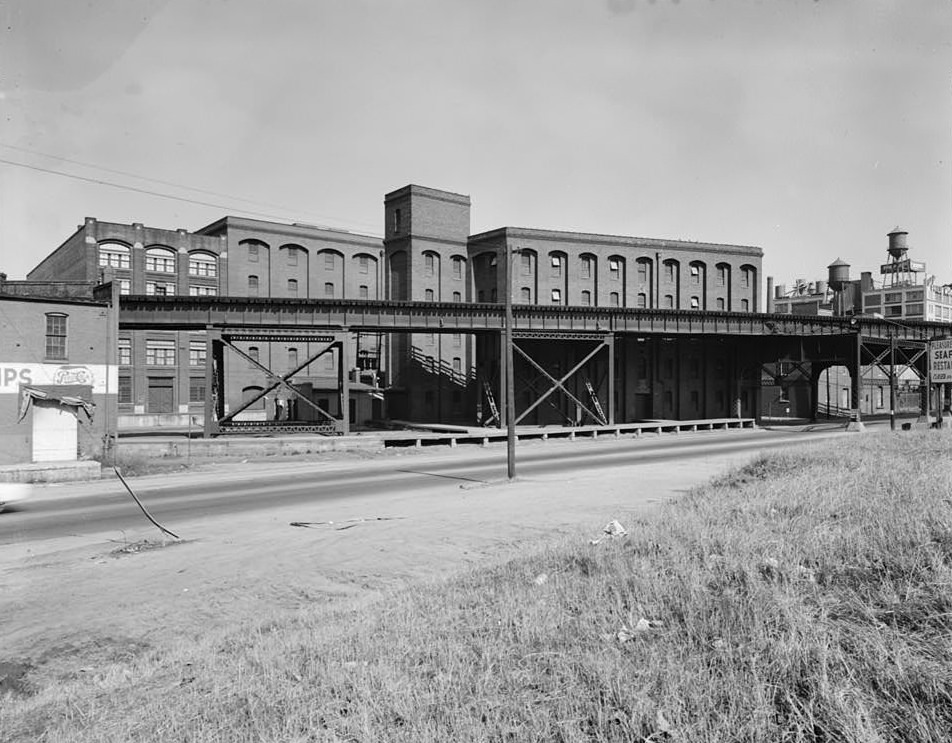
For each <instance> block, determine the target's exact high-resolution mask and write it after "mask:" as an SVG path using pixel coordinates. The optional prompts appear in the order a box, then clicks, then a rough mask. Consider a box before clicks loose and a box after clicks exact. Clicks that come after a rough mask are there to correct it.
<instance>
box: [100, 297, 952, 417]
mask: <svg viewBox="0 0 952 743" xmlns="http://www.w3.org/2000/svg"><path fill="white" fill-rule="evenodd" d="M119 327H120V329H124V330H145V329H162V330H196V331H207V332H208V333H209V336H210V337H209V358H210V359H213V360H214V362H215V363H212V364H209V369H208V370H207V376H208V380H207V381H208V384H207V389H210V390H214V391H215V394H216V395H217V398H216V401H215V403H214V406H213V404H212V403H211V402H210V401H209V402H208V403H207V404H206V427H205V433H206V435H213V434H214V433H217V432H220V431H221V428H220V427H219V426H218V420H221V422H222V423H226V424H227V423H228V422H229V417H227V416H225V415H224V412H223V409H222V408H221V396H222V394H223V385H224V379H223V373H222V365H221V354H222V351H223V348H224V345H225V342H226V341H227V339H228V336H230V335H237V336H240V335H245V334H249V333H255V332H257V333H262V334H268V335H272V334H273V335H274V336H275V339H276V338H277V336H279V335H282V334H283V335H287V334H293V335H298V334H300V335H301V336H302V337H303V336H309V335H324V334H334V336H335V341H338V342H339V343H340V344H341V345H342V346H346V343H344V342H343V340H342V338H343V336H344V335H345V334H347V333H349V332H358V333H359V332H383V333H390V332H392V333H469V334H477V335H479V334H487V335H497V334H498V335H499V337H500V338H501V337H502V335H503V332H504V330H505V307H504V305H501V304H473V303H446V302H392V301H377V300H345V299H330V300H328V299H320V300H318V299H290V298H257V297H191V296H189V297H148V296H121V297H120V298H119ZM949 332H950V325H949V324H946V323H932V322H918V321H903V323H902V324H899V323H895V322H893V321H889V320H884V319H879V318H865V317H864V318H850V317H820V316H806V315H778V314H767V313H735V312H719V311H706V310H664V309H633V308H619V307H566V306H546V305H515V306H514V307H513V335H514V337H515V339H517V340H518V339H525V340H529V339H535V340H542V339H559V340H576V341H597V342H598V345H597V346H596V349H595V351H594V352H593V353H592V354H589V356H586V357H585V359H583V361H582V363H580V364H579V365H578V366H577V367H576V368H574V369H572V371H571V372H570V373H569V374H567V375H562V376H561V378H556V377H554V376H553V375H551V374H549V373H548V372H547V371H546V370H545V369H543V368H542V367H541V366H539V365H538V364H536V363H535V362H534V361H533V359H531V358H530V357H529V356H528V354H526V352H525V351H523V350H522V349H520V348H519V347H518V346H516V350H517V352H518V353H520V354H521V355H522V356H524V357H525V359H526V361H527V362H529V363H530V364H531V365H534V366H535V367H536V368H537V370H538V371H540V372H541V373H542V375H543V376H544V377H545V378H547V381H548V382H549V383H550V386H549V388H548V390H546V391H544V394H543V395H542V397H540V398H539V399H538V400H537V401H536V403H535V405H538V404H539V403H540V402H542V401H543V399H544V398H545V397H547V396H549V395H551V394H552V393H554V392H556V391H559V392H561V393H562V394H566V395H569V392H568V390H567V389H566V388H565V386H564V384H565V382H566V380H567V379H568V377H570V376H571V375H572V374H573V373H575V372H577V371H578V370H579V369H581V368H582V366H583V365H584V363H585V362H586V361H587V360H588V359H589V358H591V357H592V356H593V355H594V354H595V353H597V352H598V351H599V350H602V349H607V351H608V356H609V359H608V369H609V370H610V372H609V380H608V390H607V392H608V403H609V404H608V408H609V415H608V416H605V415H604V414H601V413H602V411H601V409H600V408H599V405H598V403H597V397H596V396H595V395H593V403H594V407H595V408H596V411H592V410H590V409H588V407H587V406H585V405H584V404H582V403H581V401H580V400H578V399H576V398H574V397H573V398H572V399H573V400H575V402H576V403H577V404H579V405H580V406H582V407H583V408H585V411H586V412H587V413H588V414H589V415H590V416H591V417H592V418H593V419H596V420H604V419H609V422H613V421H611V420H610V418H611V417H612V412H613V407H612V404H611V401H612V400H613V396H614V380H613V379H612V378H611V370H613V369H614V338H615V337H616V336H619V335H629V336H638V337H646V338H647V337H652V336H654V337H661V338H664V337H669V338H679V337H680V338H687V337H705V336H707V337H721V338H723V339H725V340H727V339H733V343H734V345H735V352H736V355H735V372H736V373H740V372H741V371H742V369H743V368H746V369H749V370H751V369H756V368H757V367H761V366H762V364H763V363H773V362H776V361H779V360H791V361H798V362H811V361H814V362H815V364H813V365H812V369H809V370H808V374H807V376H808V378H809V379H810V382H811V385H813V386H814V387H815V385H816V379H817V376H818V373H819V371H820V370H821V369H822V368H824V367H825V366H828V365H831V364H835V363H842V364H844V365H846V366H848V367H850V368H851V371H852V372H855V371H857V369H858V368H861V367H859V365H860V364H861V363H862V359H861V355H862V351H863V350H865V348H866V347H867V346H868V345H875V344H883V343H885V344H891V345H892V347H893V348H908V349H910V350H911V349H917V350H918V349H923V348H924V347H925V345H926V344H927V343H928V341H929V340H930V339H932V338H935V337H940V336H944V335H947V334H949ZM236 340H237V338H236ZM228 345H230V344H228ZM231 347H232V348H234V347H233V346H231ZM235 350H237V349H235ZM912 356H913V359H912V360H913V363H914V362H915V361H919V360H920V359H921V357H922V354H918V355H917V354H912ZM907 358H908V357H907ZM881 361H882V358H881V357H880V358H874V361H873V363H880V362H881ZM808 366H810V364H808ZM212 367H215V368H214V369H213V368H212ZM853 377H854V380H856V382H855V383H854V388H855V389H854V398H855V399H857V400H858V395H859V374H856V373H854V374H853ZM276 378H277V376H276ZM278 380H279V381H277V383H276V384H277V385H284V384H286V382H285V380H283V379H280V378H278ZM735 381H736V382H737V383H738V384H739V378H738V379H737V380H735ZM340 384H341V388H342V391H343V392H344V393H346V386H347V381H346V375H345V377H344V378H343V379H342V380H340ZM343 399H347V398H346V394H345V395H344V398H343ZM814 407H815V400H814ZM528 412H530V411H529V410H526V411H524V412H523V413H522V417H524V416H525V415H526V414H528ZM216 413H217V416H216V415H215V414H216ZM320 413H322V414H323V415H324V416H327V414H326V413H325V411H320ZM337 423H338V427H337V430H338V432H346V431H347V430H348V424H349V421H348V420H347V416H346V413H344V414H343V416H342V420H341V421H338V422H337Z"/></svg>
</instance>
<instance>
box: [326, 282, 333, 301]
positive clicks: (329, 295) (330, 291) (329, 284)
mask: <svg viewBox="0 0 952 743" xmlns="http://www.w3.org/2000/svg"><path fill="white" fill-rule="evenodd" d="M324 296H325V297H327V298H328V299H333V298H334V282H333V281H325V282H324Z"/></svg>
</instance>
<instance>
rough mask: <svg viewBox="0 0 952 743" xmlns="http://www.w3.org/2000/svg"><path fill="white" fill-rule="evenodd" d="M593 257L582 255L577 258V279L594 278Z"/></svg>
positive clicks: (587, 254) (588, 254)
mask: <svg viewBox="0 0 952 743" xmlns="http://www.w3.org/2000/svg"><path fill="white" fill-rule="evenodd" d="M595 260H596V259H595V256H594V255H592V254H591V253H583V254H582V255H581V256H579V278H582V279H594V278H595V265H596V263H595Z"/></svg>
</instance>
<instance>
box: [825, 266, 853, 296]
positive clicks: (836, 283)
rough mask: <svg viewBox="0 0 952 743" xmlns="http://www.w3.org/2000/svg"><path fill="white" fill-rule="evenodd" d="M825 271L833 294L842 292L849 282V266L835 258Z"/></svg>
mask: <svg viewBox="0 0 952 743" xmlns="http://www.w3.org/2000/svg"><path fill="white" fill-rule="evenodd" d="M827 269H828V270H829V272H830V274H829V284H830V288H831V289H832V290H833V291H835V292H838V291H842V289H843V288H844V287H845V286H846V285H847V284H848V283H849V282H850V264H849V263H847V262H846V261H843V260H840V259H839V258H837V259H836V260H835V261H833V262H832V263H831V264H830V265H829V266H827Z"/></svg>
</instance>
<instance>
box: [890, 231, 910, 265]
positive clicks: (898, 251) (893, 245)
mask: <svg viewBox="0 0 952 743" xmlns="http://www.w3.org/2000/svg"><path fill="white" fill-rule="evenodd" d="M908 236H909V233H908V232H906V231H905V230H904V229H903V228H902V227H899V226H896V227H894V228H893V231H892V232H890V233H888V235H887V237H888V238H889V248H887V252H888V253H889V255H890V256H892V258H893V260H897V261H898V260H899V259H901V258H902V257H903V256H905V255H906V251H908V250H909V245H908V244H907V243H906V238H907V237H908Z"/></svg>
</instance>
